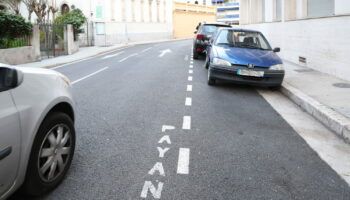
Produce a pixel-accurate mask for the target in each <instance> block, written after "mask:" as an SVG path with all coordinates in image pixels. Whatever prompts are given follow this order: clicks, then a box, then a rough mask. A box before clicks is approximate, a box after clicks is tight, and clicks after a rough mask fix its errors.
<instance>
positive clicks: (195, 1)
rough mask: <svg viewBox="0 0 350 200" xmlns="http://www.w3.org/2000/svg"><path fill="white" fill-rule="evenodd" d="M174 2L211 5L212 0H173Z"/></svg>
mask: <svg viewBox="0 0 350 200" xmlns="http://www.w3.org/2000/svg"><path fill="white" fill-rule="evenodd" d="M175 2H180V3H188V4H198V5H201V6H211V5H212V4H211V2H212V0H175Z"/></svg>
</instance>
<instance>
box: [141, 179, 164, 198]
mask: <svg viewBox="0 0 350 200" xmlns="http://www.w3.org/2000/svg"><path fill="white" fill-rule="evenodd" d="M162 190H163V183H162V182H159V183H158V188H156V187H155V186H154V185H153V184H152V182H151V181H145V184H144V185H143V188H142V192H141V198H147V194H148V191H150V192H151V194H152V195H153V198H155V199H160V196H161V195H162Z"/></svg>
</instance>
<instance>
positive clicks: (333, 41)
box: [240, 0, 350, 80]
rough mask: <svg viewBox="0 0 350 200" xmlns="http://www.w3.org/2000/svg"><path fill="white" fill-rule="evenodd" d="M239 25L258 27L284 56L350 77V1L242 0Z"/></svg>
mask: <svg viewBox="0 0 350 200" xmlns="http://www.w3.org/2000/svg"><path fill="white" fill-rule="evenodd" d="M240 3H241V4H240V6H241V7H240V22H241V26H242V27H244V28H249V29H256V30H260V31H261V32H263V33H264V35H265V36H266V37H267V39H268V40H269V41H270V42H271V44H272V46H273V47H281V53H280V55H281V56H282V58H283V59H285V60H288V61H291V62H293V63H296V64H299V65H302V66H307V67H309V68H313V69H315V70H318V71H321V72H324V73H328V74H331V75H334V76H337V77H339V78H342V79H345V80H350V57H349V52H350V36H349V34H348V33H349V32H350V1H348V0H241V2H240Z"/></svg>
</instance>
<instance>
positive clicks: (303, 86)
mask: <svg viewBox="0 0 350 200" xmlns="http://www.w3.org/2000/svg"><path fill="white" fill-rule="evenodd" d="M284 64H285V70H286V76H285V79H284V83H283V85H282V88H281V92H282V93H283V94H285V95H286V96H287V97H288V98H290V99H291V100H292V101H294V102H295V103H296V104H298V105H299V106H300V107H302V108H303V109H304V110H306V111H307V112H308V113H309V114H311V115H312V116H313V117H315V118H316V119H318V120H319V121H321V122H322V123H323V124H324V125H325V126H326V127H328V128H329V129H331V130H332V131H334V132H336V133H337V134H338V135H339V136H340V137H342V138H343V139H344V140H345V141H346V142H348V143H349V142H350V82H349V81H345V80H342V79H339V78H336V77H334V76H331V75H328V74H324V73H321V72H318V71H315V70H313V69H310V68H306V67H303V66H299V65H296V64H293V63H291V62H288V61H285V62H284Z"/></svg>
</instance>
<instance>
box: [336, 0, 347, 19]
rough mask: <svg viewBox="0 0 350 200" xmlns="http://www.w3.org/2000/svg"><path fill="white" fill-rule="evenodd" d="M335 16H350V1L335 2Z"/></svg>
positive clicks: (340, 0)
mask: <svg viewBox="0 0 350 200" xmlns="http://www.w3.org/2000/svg"><path fill="white" fill-rule="evenodd" d="M335 14H336V15H342V14H350V1H349V0H336V1H335Z"/></svg>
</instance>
